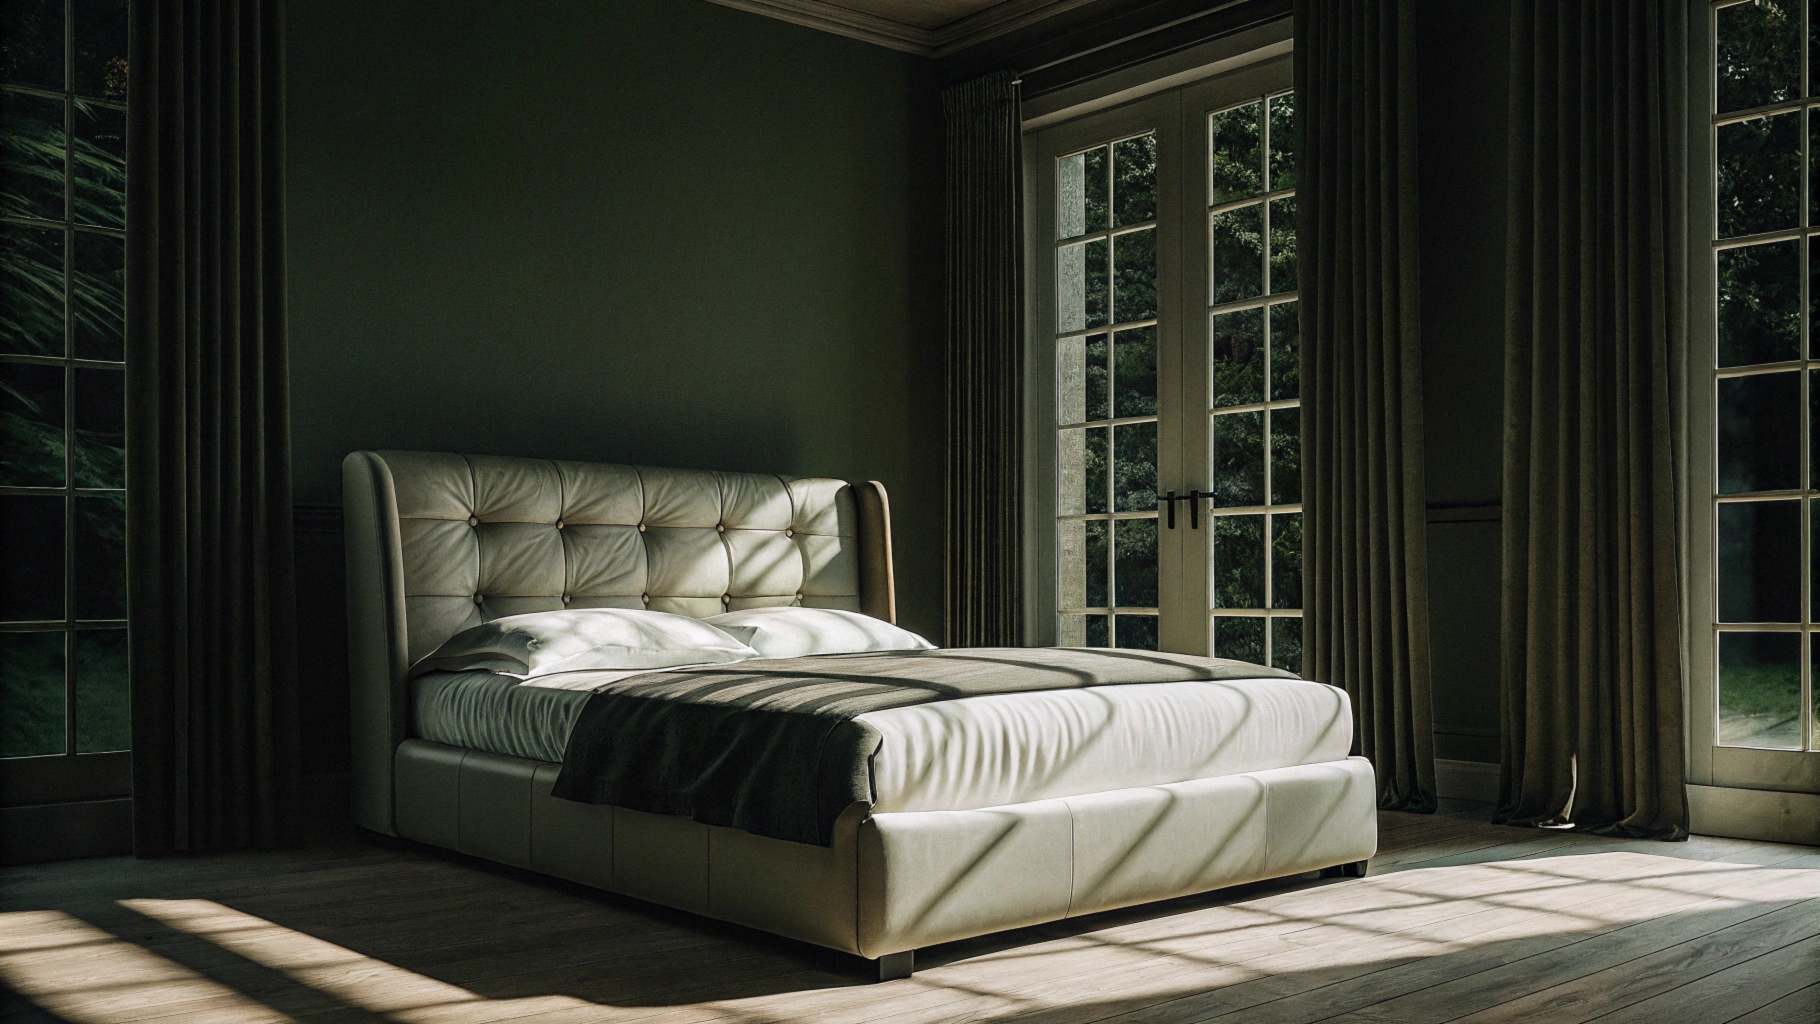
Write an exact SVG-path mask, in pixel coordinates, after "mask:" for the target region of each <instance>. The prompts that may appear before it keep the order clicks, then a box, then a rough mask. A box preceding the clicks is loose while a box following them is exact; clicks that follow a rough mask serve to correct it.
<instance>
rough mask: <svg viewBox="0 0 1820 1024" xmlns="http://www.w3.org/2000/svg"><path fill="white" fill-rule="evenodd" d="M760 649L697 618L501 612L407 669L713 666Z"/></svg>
mask: <svg viewBox="0 0 1820 1024" xmlns="http://www.w3.org/2000/svg"><path fill="white" fill-rule="evenodd" d="M756 657H758V652H757V651H755V650H753V649H752V648H750V647H747V646H746V645H745V644H742V643H740V642H739V641H738V640H737V639H735V638H734V637H732V636H731V635H729V634H727V633H726V632H724V631H722V630H719V629H715V628H714V627H713V626H710V625H708V624H707V623H705V622H703V621H702V620H700V619H692V618H690V617H688V616H686V615H672V614H670V613H669V612H652V611H645V610H643V609H634V608H572V609H566V610H563V611H554V612H528V613H526V614H524V615H507V616H504V617H503V618H498V619H494V620H493V621H491V622H483V623H481V624H480V625H478V626H474V627H473V628H471V629H464V630H462V631H461V632H459V633H457V634H455V635H454V636H452V637H450V638H449V639H448V640H447V641H445V642H444V643H443V645H442V646H441V647H438V648H437V649H436V650H434V651H432V652H431V653H430V654H428V655H426V656H425V657H424V658H423V659H422V660H421V661H419V662H418V663H417V664H416V665H414V666H412V668H411V675H413V676H418V675H422V674H423V673H425V672H436V671H450V672H460V671H467V670H472V669H481V670H485V671H490V672H498V673H500V674H501V675H509V676H518V677H519V678H521V679H531V678H534V677H536V676H544V675H550V674H551V673H555V672H574V671H578V670H581V669H657V668H675V667H676V666H679V665H718V664H724V663H726V662H730V661H744V660H745V659H747V658H756Z"/></svg>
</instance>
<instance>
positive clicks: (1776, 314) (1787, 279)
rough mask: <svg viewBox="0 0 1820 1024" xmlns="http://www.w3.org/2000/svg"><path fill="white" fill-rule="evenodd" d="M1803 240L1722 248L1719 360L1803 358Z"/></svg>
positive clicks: (1748, 362) (1738, 363) (1742, 362)
mask: <svg viewBox="0 0 1820 1024" xmlns="http://www.w3.org/2000/svg"><path fill="white" fill-rule="evenodd" d="M1800 244H1801V243H1800V242H1798V241H1793V240H1790V241H1787V242H1772V243H1770V244H1769V245H1747V246H1743V247H1741V248H1737V249H1721V250H1719V365H1720V366H1749V365H1751V364H1753V363H1774V362H1780V361H1782V360H1784V359H1799V358H1801V252H1800V249H1799V248H1798V247H1799V246H1800Z"/></svg>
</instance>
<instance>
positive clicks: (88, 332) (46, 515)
mask: <svg viewBox="0 0 1820 1024" xmlns="http://www.w3.org/2000/svg"><path fill="white" fill-rule="evenodd" d="M126 27H127V14H126V2H125V0H4V2H0V758H32V759H40V758H56V759H69V758H74V757H75V756H76V755H80V754H89V753H99V752H109V751H120V750H124V749H125V748H126V747H127V746H128V743H129V737H130V728H129V720H128V715H127V676H126V651H127V648H126V621H125V620H126V564H125V544H124V540H125V527H126V516H125V513H126V491H125V487H126V451H125V398H124V396H125V362H124V360H125V353H124V350H123V346H124V328H125V293H124V281H125V228H126V145H125V140H126V109H125V106H124V101H125V98H126Z"/></svg>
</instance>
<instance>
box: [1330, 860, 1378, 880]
mask: <svg viewBox="0 0 1820 1024" xmlns="http://www.w3.org/2000/svg"><path fill="white" fill-rule="evenodd" d="M1370 864H1371V862H1370V861H1368V860H1355V861H1353V862H1352V863H1350V864H1335V865H1334V866H1333V867H1330V868H1322V869H1321V877H1322V878H1364V877H1365V869H1366V868H1367V867H1368V866H1370Z"/></svg>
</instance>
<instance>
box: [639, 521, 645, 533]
mask: <svg viewBox="0 0 1820 1024" xmlns="http://www.w3.org/2000/svg"><path fill="white" fill-rule="evenodd" d="M638 532H639V533H643V532H645V524H643V523H639V524H638Z"/></svg>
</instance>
